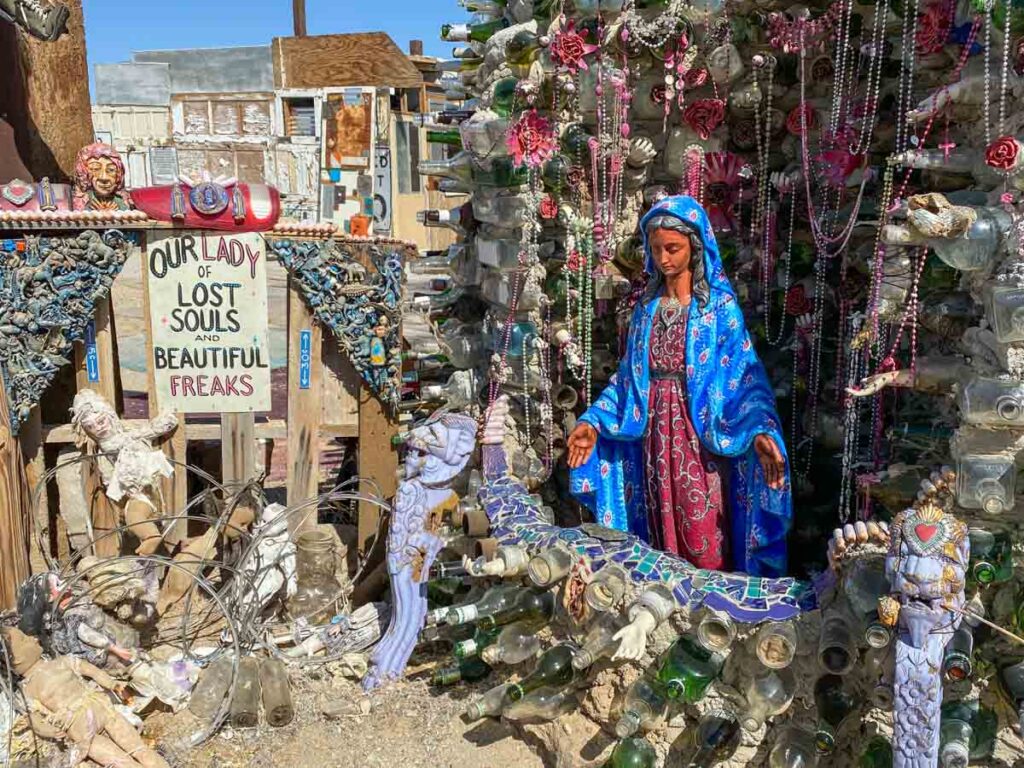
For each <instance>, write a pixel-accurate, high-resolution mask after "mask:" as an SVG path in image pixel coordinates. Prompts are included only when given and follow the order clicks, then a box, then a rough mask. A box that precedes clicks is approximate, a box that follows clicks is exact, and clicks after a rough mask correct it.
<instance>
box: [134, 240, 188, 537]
mask: <svg viewBox="0 0 1024 768" xmlns="http://www.w3.org/2000/svg"><path fill="white" fill-rule="evenodd" d="M147 253H148V249H147V247H146V240H145V238H143V241H142V248H141V253H140V257H141V258H142V317H143V322H144V323H145V325H146V389H147V394H148V399H149V416H150V418H152V417H153V416H156V415H157V414H158V413H160V403H159V402H158V398H157V394H156V374H155V372H154V370H153V334H152V330H151V328H152V326H151V322H152V318H151V317H150V309H149V307H150V304H149V259H148V258H147ZM177 416H178V427H177V429H175V430H174V432H172V433H171V435H170V436H169V437H168V438H166V439H165V440H164V442H163V445H162V446H161V447H162V448H163V451H164V453H165V454H166V455H167V458H169V459H171V460H173V461H177V462H181V463H182V464H184V463H185V461H186V457H187V455H188V442H187V440H186V437H185V414H184V413H179V414H177ZM172 466H173V467H174V476H173V477H168V478H165V479H164V480H163V481H162V482H161V492H162V494H163V498H164V514H165V515H170V516H175V515H180V514H181V513H182V511H183V510H184V509H185V504H186V503H187V502H188V474H187V473H186V472H185V468H184V467H182V466H178V464H173V465H172ZM184 522H185V521H184V520H181V521H178V523H176V524H175V525H173V526H172V527H171V529H170V530H169V531H167V533H166V535H165V536H164V540H165V541H166V542H167V543H168V544H169V545H172V546H173V545H175V544H177V543H178V542H180V541H181V540H182V539H185V538H187V536H188V526H187V525H184V524H183V523H184Z"/></svg>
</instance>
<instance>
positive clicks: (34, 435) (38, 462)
mask: <svg viewBox="0 0 1024 768" xmlns="http://www.w3.org/2000/svg"><path fill="white" fill-rule="evenodd" d="M18 441H19V442H20V443H21V455H22V456H23V457H24V460H25V482H26V487H27V488H28V493H29V501H28V503H29V506H30V510H31V515H32V520H33V528H34V532H35V533H36V535H35V536H32V535H30V536H29V559H30V562H31V565H32V572H33V573H40V572H42V571H45V570H47V567H46V558H45V556H44V553H43V551H42V550H41V549H40V542H43V544H42V546H46V543H45V542H48V541H52V540H53V534H54V532H53V531H51V530H50V514H49V505H48V501H49V500H48V498H47V489H46V486H45V485H43V486H42V487H40V482H41V481H42V479H43V477H44V476H45V475H46V446H45V443H44V442H43V419H42V415H41V414H40V413H39V408H33V409H32V414H31V415H30V416H29V417H28V420H27V421H24V422H22V425H21V429H20V430H18ZM37 489H38V490H39V492H40V495H39V498H38V501H37V503H35V504H33V503H32V502H33V500H34V499H35V493H36V490H37Z"/></svg>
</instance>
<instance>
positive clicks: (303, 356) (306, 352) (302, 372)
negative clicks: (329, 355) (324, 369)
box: [299, 330, 313, 389]
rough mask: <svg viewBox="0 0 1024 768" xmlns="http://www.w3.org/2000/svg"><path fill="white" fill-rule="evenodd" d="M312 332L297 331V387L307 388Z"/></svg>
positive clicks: (311, 357)
mask: <svg viewBox="0 0 1024 768" xmlns="http://www.w3.org/2000/svg"><path fill="white" fill-rule="evenodd" d="M312 366H313V332H312V331H310V330H302V331H299V389H309V377H310V372H311V371H312V370H313V368H312Z"/></svg>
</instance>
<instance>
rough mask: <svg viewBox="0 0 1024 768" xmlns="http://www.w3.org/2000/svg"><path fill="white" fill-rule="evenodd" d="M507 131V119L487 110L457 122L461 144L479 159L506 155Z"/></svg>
mask: <svg viewBox="0 0 1024 768" xmlns="http://www.w3.org/2000/svg"><path fill="white" fill-rule="evenodd" d="M507 133H508V120H507V119H506V118H504V117H499V116H498V115H497V113H495V112H491V111H489V110H488V111H481V112H477V113H476V114H475V115H474V116H473V118H472V119H470V120H465V121H463V122H462V123H460V124H459V138H460V142H461V144H462V146H464V147H465V148H466V149H467V150H469V151H470V152H472V153H473V154H474V155H475V156H476V157H478V158H480V159H481V160H490V159H492V158H496V157H507V156H508V142H507V141H506V140H505V136H506V134H507ZM474 207H475V206H474Z"/></svg>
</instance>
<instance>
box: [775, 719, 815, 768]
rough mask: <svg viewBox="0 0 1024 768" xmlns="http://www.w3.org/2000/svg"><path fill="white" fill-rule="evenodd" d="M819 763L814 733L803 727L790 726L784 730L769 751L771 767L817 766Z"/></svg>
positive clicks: (805, 767)
mask: <svg viewBox="0 0 1024 768" xmlns="http://www.w3.org/2000/svg"><path fill="white" fill-rule="evenodd" d="M817 765H818V753H817V749H816V748H815V740H814V735H813V734H810V733H808V732H807V731H805V730H803V729H801V728H795V727H790V728H787V729H786V730H785V731H783V732H782V735H781V736H779V738H778V740H777V741H776V742H775V746H773V747H772V751H771V752H769V753H768V766H769V768H815V767H816V766H817Z"/></svg>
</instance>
